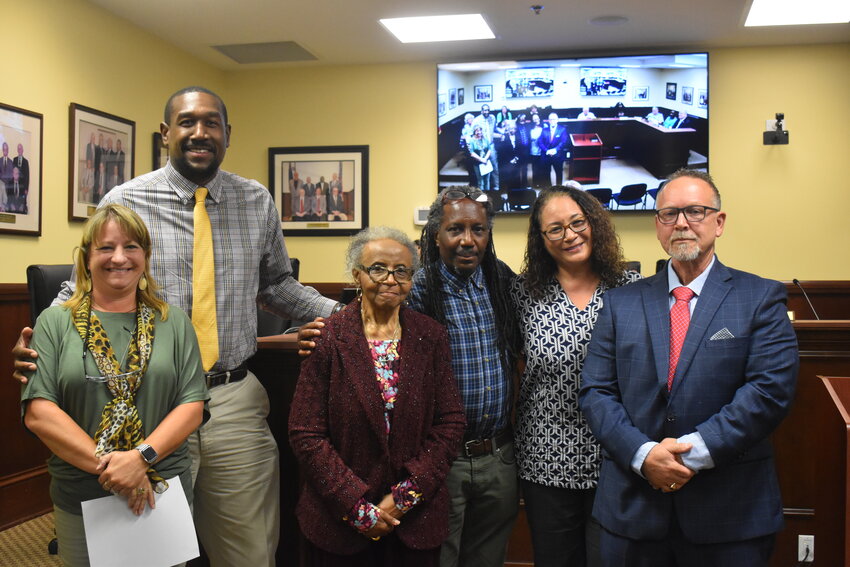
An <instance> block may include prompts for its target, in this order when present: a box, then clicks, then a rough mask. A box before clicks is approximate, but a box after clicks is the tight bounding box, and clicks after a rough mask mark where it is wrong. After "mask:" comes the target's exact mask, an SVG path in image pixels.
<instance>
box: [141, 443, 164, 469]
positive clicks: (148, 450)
mask: <svg viewBox="0 0 850 567" xmlns="http://www.w3.org/2000/svg"><path fill="white" fill-rule="evenodd" d="M136 451H138V452H139V453H141V454H142V458H143V459H144V460H145V462H146V463H147V464H149V465H152V464H154V462H155V461H156V458H157V457H158V456H159V455H157V454H156V450H155V449H154V448H153V447H151V446H150V445H148V444H147V443H142V444H141V445H139V446H138V447H136Z"/></svg>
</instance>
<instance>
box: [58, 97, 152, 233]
mask: <svg viewBox="0 0 850 567" xmlns="http://www.w3.org/2000/svg"><path fill="white" fill-rule="evenodd" d="M70 114H71V124H70V128H69V132H70V143H69V144H68V145H69V158H68V169H69V172H68V220H79V221H84V220H86V219H87V218H89V217H90V216H91V214H92V213H93V212H94V210H95V208H97V204H98V202H100V199H101V198H102V197H103V196H104V195H106V193H107V192H108V191H109V190H110V189H112V188H113V187H115V186H116V185H120V184H122V183H124V182H125V181H129V180H130V179H132V178H133V176H134V169H133V163H134V162H135V155H136V153H135V150H136V144H135V140H136V123H135V122H133V121H132V120H127V119H126V118H121V117H119V116H114V115H112V114H107V113H106V112H102V111H100V110H95V109H93V108H88V107H86V106H83V105H81V104H77V103H75V102H72V103H71V113H70Z"/></svg>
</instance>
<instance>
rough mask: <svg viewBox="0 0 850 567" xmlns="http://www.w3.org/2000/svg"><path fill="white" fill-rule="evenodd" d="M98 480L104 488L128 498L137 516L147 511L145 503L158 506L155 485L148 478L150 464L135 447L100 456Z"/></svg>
mask: <svg viewBox="0 0 850 567" xmlns="http://www.w3.org/2000/svg"><path fill="white" fill-rule="evenodd" d="M97 472H99V473H100V476H98V479H97V481H98V482H99V483H100V485H101V486H102V487H103V489H104V490H107V491H109V492H112V493H113V494H118V495H121V496H123V497H124V498H126V499H127V506H128V507H129V508H130V510H131V511H132V512H133V513H134V514H135V515H137V516H140V515H141V514H142V512H144V511H145V504H148V505H149V506H150V507H151V509H154V508H155V507H156V505H155V504H156V501H155V499H154V494H153V487H152V486H151V482H150V479H148V474H147V473H148V464H147V463H146V462H145V460H144V459H143V458H142V455H141V454H140V453H139V452H138V451H136V450H135V449H131V450H129V451H115V452H113V453H107V454H106V455H103V456H102V457H100V459H99V462H98V465H97Z"/></svg>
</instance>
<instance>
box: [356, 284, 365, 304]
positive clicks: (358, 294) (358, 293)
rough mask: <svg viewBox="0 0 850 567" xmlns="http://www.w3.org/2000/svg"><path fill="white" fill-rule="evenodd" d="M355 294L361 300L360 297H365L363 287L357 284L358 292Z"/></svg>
mask: <svg viewBox="0 0 850 567" xmlns="http://www.w3.org/2000/svg"><path fill="white" fill-rule="evenodd" d="M355 296H356V297H357V301H360V298H361V297H363V288H361V287H360V286H357V292H356V293H355Z"/></svg>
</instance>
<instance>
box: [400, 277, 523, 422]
mask: <svg viewBox="0 0 850 567" xmlns="http://www.w3.org/2000/svg"><path fill="white" fill-rule="evenodd" d="M439 265H440V276H441V278H442V288H441V289H440V292H441V296H442V298H443V299H444V309H445V313H446V327H447V329H448V332H449V342H450V346H451V349H452V369H453V370H454V375H455V381H456V382H457V386H458V390H460V395H461V398H463V405H464V409H465V413H466V431H467V434H468V435H472V436H474V437H476V438H488V437H492V436H493V435H495V434H496V433H498V432H499V431H501V430H502V429H504V428H505V427H506V426H507V425H508V423H509V421H510V408H511V400H512V383H511V380H510V376H509V374H508V372H507V371H506V367H507V354H506V353H502V352H500V351H499V336H498V333H497V331H496V317H495V314H494V313H493V305H492V304H491V303H490V294H489V293H488V291H487V286H486V284H485V281H484V273H483V272H482V270H481V267H480V266H479V267H478V269H477V270H475V272H474V273H473V274H472V275H471V276H470V277H469V278H468V279H466V280H464V279H461V278H458V277H457V276H456V275H454V274H453V273H452V272H451V271H449V269H448V268H447V267H446V265H445V264H443V262H439ZM425 285H426V283H425V270H419V271H418V272H417V273H416V275H415V276H414V277H413V287H412V289H411V290H410V295H408V298H407V299H408V302H409V304H410V307H411V308H413V309H415V310H417V311H420V312H422V311H423V310H424V303H423V301H422V297H423V295H424V294H425V293H427V291H428V290H426V289H425Z"/></svg>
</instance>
